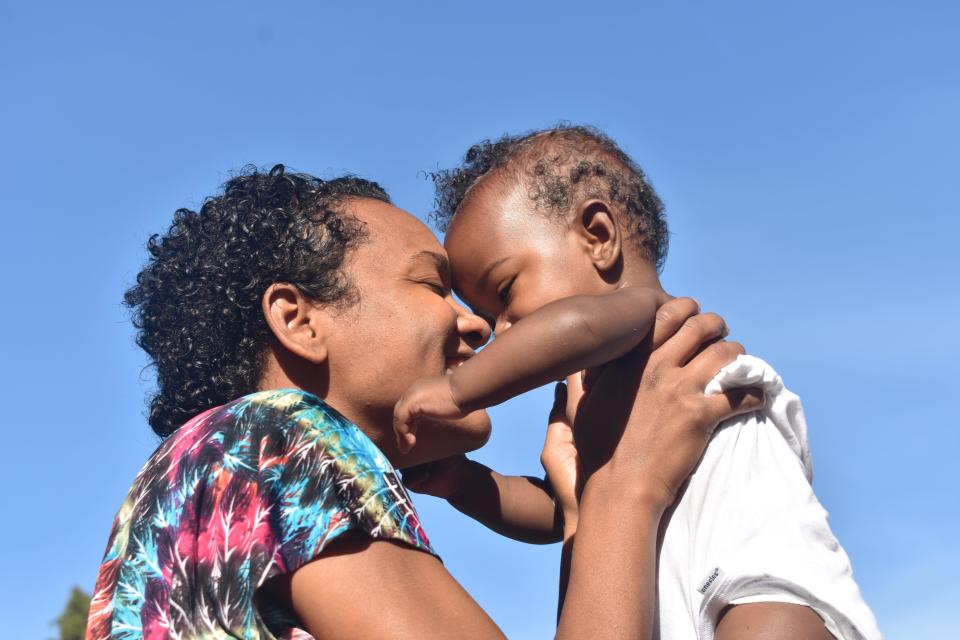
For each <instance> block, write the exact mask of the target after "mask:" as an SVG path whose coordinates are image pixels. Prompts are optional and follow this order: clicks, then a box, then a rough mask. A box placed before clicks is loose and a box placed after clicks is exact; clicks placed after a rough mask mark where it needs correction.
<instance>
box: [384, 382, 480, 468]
mask: <svg viewBox="0 0 960 640" xmlns="http://www.w3.org/2000/svg"><path fill="white" fill-rule="evenodd" d="M465 415H467V414H466V413H465V412H464V411H461V410H460V407H459V405H458V404H457V401H456V400H455V399H454V397H453V392H452V390H451V388H450V376H449V375H446V376H436V377H433V378H422V379H420V380H417V381H416V382H414V383H413V384H412V385H411V386H410V388H409V389H407V390H406V391H405V392H404V394H403V396H401V397H400V400H399V401H398V402H397V405H396V406H395V407H394V409H393V427H394V430H396V432H397V447H398V448H399V449H400V453H409V451H410V450H411V449H413V446H414V445H415V444H416V443H417V423H419V422H420V420H422V419H424V418H442V419H456V418H462V417H464V416H465Z"/></svg>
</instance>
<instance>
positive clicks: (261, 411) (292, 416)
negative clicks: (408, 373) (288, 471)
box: [211, 388, 393, 472]
mask: <svg viewBox="0 0 960 640" xmlns="http://www.w3.org/2000/svg"><path fill="white" fill-rule="evenodd" d="M218 413H219V415H216V416H211V420H212V421H214V422H222V423H227V424H229V425H230V427H231V429H232V430H233V431H235V432H237V433H238V434H243V435H244V436H245V437H249V438H252V439H255V440H257V441H258V442H259V443H260V448H261V450H263V449H264V448H266V449H268V450H269V449H270V448H272V446H278V447H282V448H283V449H286V450H298V449H300V450H302V448H303V447H306V446H320V447H321V449H322V452H320V453H321V454H322V457H330V458H333V459H336V460H337V461H342V460H344V458H345V456H346V457H348V458H350V459H352V460H353V462H354V470H356V471H360V470H362V468H366V469H367V470H371V471H373V470H375V471H380V472H384V471H393V467H392V465H391V464H390V463H389V462H388V461H387V459H386V457H385V456H384V455H383V453H382V452H381V451H380V449H379V448H377V446H376V445H375V444H374V443H373V441H372V440H370V438H369V437H367V435H366V434H365V433H364V432H363V430H361V429H360V427H358V426H357V425H356V424H354V423H353V422H352V421H350V420H349V419H348V418H346V417H345V416H343V415H342V414H341V413H340V412H339V411H337V410H336V409H335V408H334V407H332V406H331V405H329V404H328V403H327V402H326V401H324V400H323V399H322V398H320V397H319V396H316V395H314V394H312V393H310V392H308V391H304V390H302V389H293V388H291V389H269V390H266V391H257V392H255V393H251V394H248V395H246V396H243V397H241V398H238V399H236V400H234V401H232V402H230V403H227V404H225V405H223V406H222V407H220V408H219V412H218Z"/></svg>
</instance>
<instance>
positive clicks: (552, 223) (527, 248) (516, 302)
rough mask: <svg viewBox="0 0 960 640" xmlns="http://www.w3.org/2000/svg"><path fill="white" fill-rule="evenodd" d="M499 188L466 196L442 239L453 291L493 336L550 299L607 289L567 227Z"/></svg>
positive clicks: (496, 184) (518, 191)
mask: <svg viewBox="0 0 960 640" xmlns="http://www.w3.org/2000/svg"><path fill="white" fill-rule="evenodd" d="M500 182H501V181H500V180H498V179H496V178H488V179H487V180H486V181H484V182H482V183H481V184H479V185H477V186H476V187H475V188H474V189H473V190H472V191H471V193H470V196H469V197H468V198H467V199H466V200H465V201H464V203H463V204H462V205H461V207H460V209H459V211H458V212H457V215H456V217H455V218H454V219H453V222H452V223H451V224H450V227H449V228H448V229H447V235H446V239H445V241H444V245H445V248H446V250H447V254H448V255H449V257H450V264H451V267H452V271H453V286H454V289H455V290H456V291H457V294H458V295H459V296H460V297H461V298H462V299H463V300H464V301H465V302H466V303H467V304H469V305H470V306H471V307H472V308H473V309H474V311H475V312H477V314H478V315H480V316H481V317H483V318H484V319H486V320H487V321H488V322H489V323H490V325H491V326H492V327H493V329H494V331H495V332H496V333H498V334H499V333H502V332H503V331H506V330H507V329H508V328H509V327H510V325H511V324H512V323H514V322H516V321H518V320H520V319H521V318H523V317H524V316H526V315H527V314H529V313H531V312H533V311H535V310H537V309H539V308H540V307H542V306H543V305H545V304H548V303H550V302H553V301H554V300H559V299H560V298H567V297H569V296H572V295H578V294H594V293H600V292H602V291H604V290H606V288H607V286H605V283H604V281H603V280H602V278H601V277H599V275H598V274H597V272H596V269H595V268H594V266H593V263H592V262H591V260H590V259H589V255H588V253H587V252H586V246H585V244H584V242H583V240H582V238H581V236H580V235H579V234H577V233H576V232H575V231H574V229H573V227H572V225H571V224H570V223H569V222H568V221H566V220H562V219H556V218H551V217H549V214H547V213H545V212H541V211H537V210H536V208H535V203H534V202H533V201H532V200H531V199H530V198H529V197H528V196H527V194H526V191H525V190H524V189H523V188H518V187H517V186H514V185H502V184H500Z"/></svg>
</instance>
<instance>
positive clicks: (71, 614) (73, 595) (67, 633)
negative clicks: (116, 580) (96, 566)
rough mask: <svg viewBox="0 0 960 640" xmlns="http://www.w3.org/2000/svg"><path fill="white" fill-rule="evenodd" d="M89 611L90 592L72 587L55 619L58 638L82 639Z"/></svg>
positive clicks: (85, 630)
mask: <svg viewBox="0 0 960 640" xmlns="http://www.w3.org/2000/svg"><path fill="white" fill-rule="evenodd" d="M89 611H90V594H89V593H87V592H86V591H84V590H83V589H81V588H80V587H74V588H73V589H72V590H71V591H70V599H69V600H67V606H66V607H65V608H64V609H63V613H61V614H60V617H59V618H57V620H56V625H57V627H59V629H60V640H83V636H84V634H85V633H86V632H87V612H89Z"/></svg>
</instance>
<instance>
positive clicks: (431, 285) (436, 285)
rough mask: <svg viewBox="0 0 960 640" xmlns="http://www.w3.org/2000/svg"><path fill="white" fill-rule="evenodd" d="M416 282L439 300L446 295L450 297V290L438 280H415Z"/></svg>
mask: <svg viewBox="0 0 960 640" xmlns="http://www.w3.org/2000/svg"><path fill="white" fill-rule="evenodd" d="M417 282H418V283H419V284H422V285H423V286H425V287H427V288H428V289H430V290H431V291H433V292H434V293H435V294H437V295H438V296H440V297H441V298H446V297H447V296H448V295H450V290H449V289H447V288H446V287H445V286H444V285H443V283H442V282H440V281H439V280H417Z"/></svg>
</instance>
